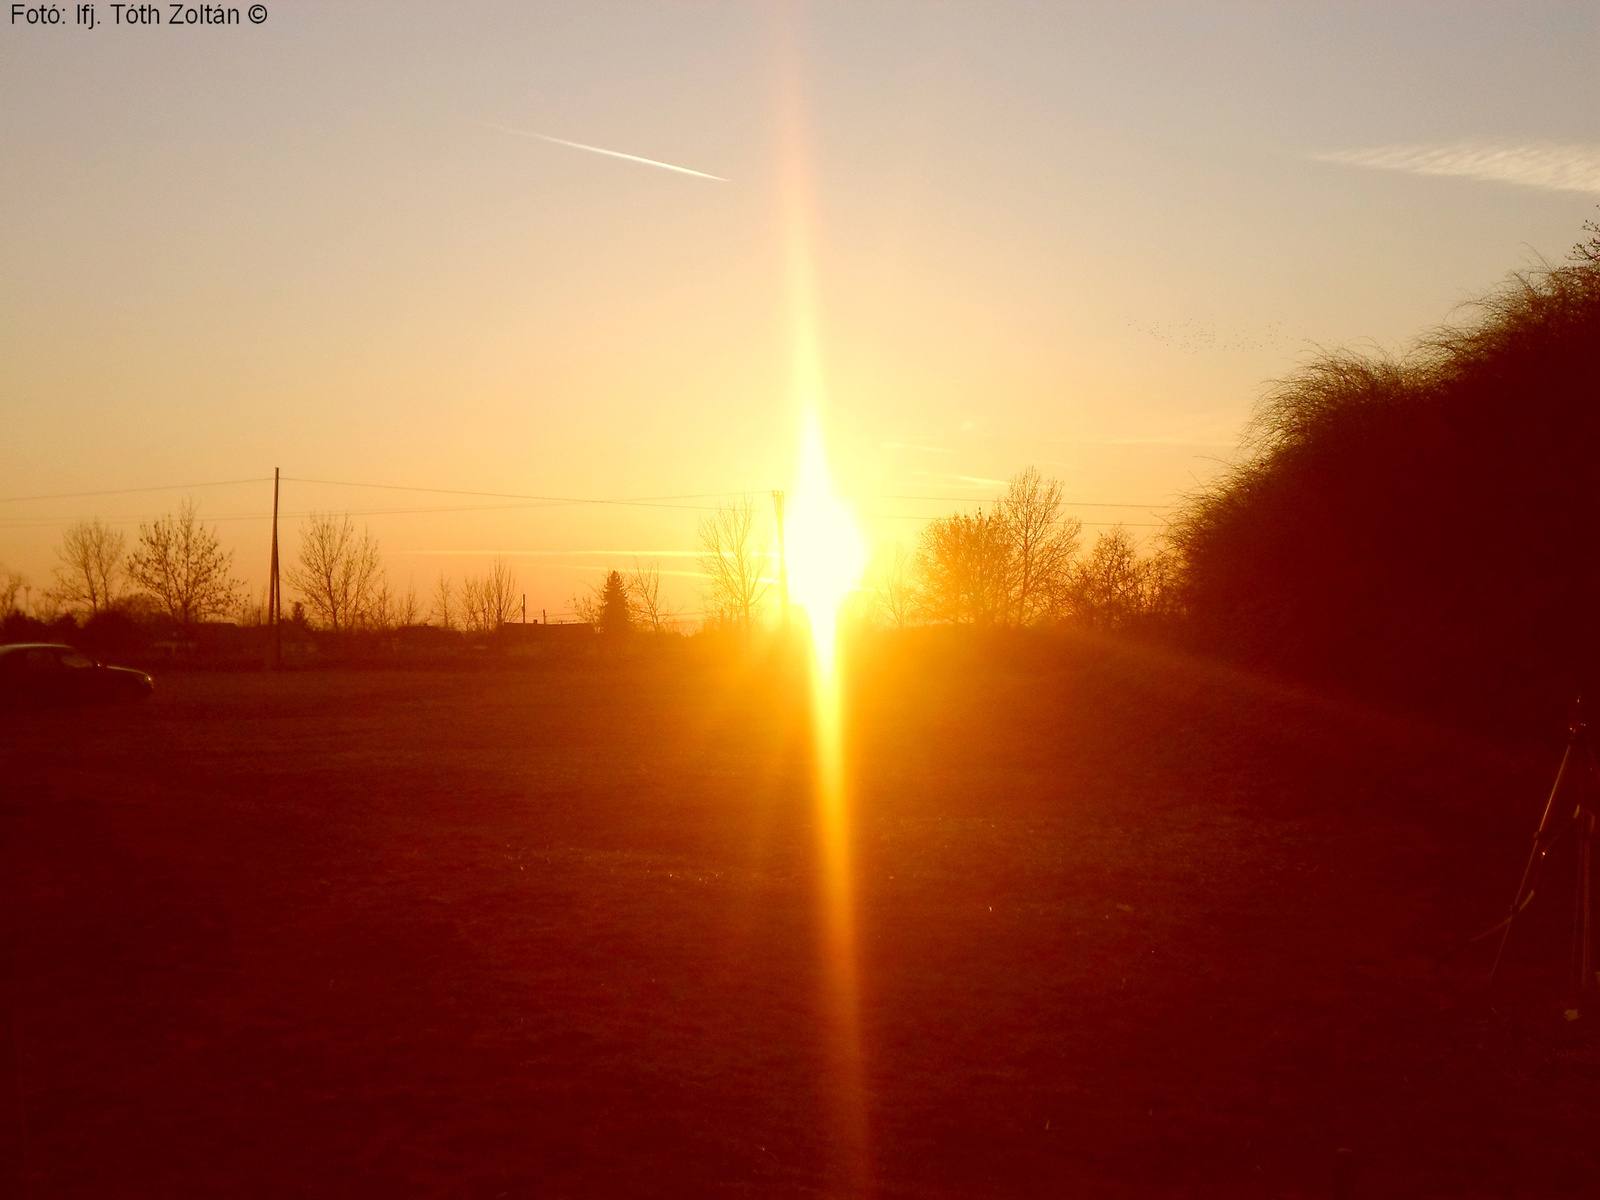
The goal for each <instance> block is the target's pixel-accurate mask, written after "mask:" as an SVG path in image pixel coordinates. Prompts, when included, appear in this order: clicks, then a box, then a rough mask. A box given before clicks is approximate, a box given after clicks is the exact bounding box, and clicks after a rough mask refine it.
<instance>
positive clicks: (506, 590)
mask: <svg viewBox="0 0 1600 1200" xmlns="http://www.w3.org/2000/svg"><path fill="white" fill-rule="evenodd" d="M516 607H517V577H516V574H515V572H513V571H512V569H511V564H510V563H508V562H507V561H506V560H505V559H503V558H497V559H495V560H494V561H493V562H492V563H491V564H490V565H489V573H488V574H487V575H483V576H478V575H469V576H467V577H466V579H465V580H464V581H463V582H462V585H461V608H462V610H463V613H464V619H465V623H466V627H467V628H468V629H470V630H471V631H473V632H474V633H493V632H494V631H495V630H496V629H499V628H500V626H502V625H504V624H506V622H508V621H510V620H511V615H512V613H514V612H515V611H516Z"/></svg>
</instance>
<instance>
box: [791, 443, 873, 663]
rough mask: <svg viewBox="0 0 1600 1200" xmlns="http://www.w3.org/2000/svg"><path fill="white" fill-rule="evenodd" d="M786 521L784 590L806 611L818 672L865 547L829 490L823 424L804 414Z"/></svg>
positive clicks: (828, 655) (828, 659) (828, 657)
mask: <svg viewBox="0 0 1600 1200" xmlns="http://www.w3.org/2000/svg"><path fill="white" fill-rule="evenodd" d="M786 516H787V519H786V521H785V525H786V533H787V540H788V556H789V595H790V598H791V599H792V600H793V601H794V602H795V603H796V604H799V605H800V606H801V607H802V608H804V609H805V610H806V617H807V619H808V620H809V622H810V624H811V637H812V642H813V644H814V646H815V648H816V655H817V666H818V668H819V669H820V670H821V671H822V672H823V674H825V675H826V674H829V673H831V671H832V667H833V657H834V642H835V631H836V629H837V627H838V621H839V610H840V608H841V607H843V605H844V602H845V601H846V600H847V599H849V597H850V594H851V593H852V592H853V591H854V590H855V587H856V585H857V584H858V583H859V582H860V579H861V573H862V571H863V570H864V569H865V568H866V564H867V547H866V543H865V542H864V541H863V540H862V537H861V531H860V529H858V528H857V527H856V521H855V517H854V516H853V515H852V513H851V512H850V509H849V507H848V506H846V504H845V503H844V502H843V501H842V500H840V499H839V497H838V495H837V494H835V492H834V490H833V479H832V477H831V476H830V474H829V472H828V455H827V451H826V450H825V449H824V447H823V444H822V429H821V427H820V426H819V425H818V423H817V418H816V416H815V414H814V413H813V414H809V415H808V416H807V417H806V423H805V429H804V430H803V431H802V433H801V438H800V480H799V487H798V488H796V489H795V494H794V499H793V500H792V501H791V503H790V505H789V507H788V513H787V514H786Z"/></svg>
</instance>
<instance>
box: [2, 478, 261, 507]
mask: <svg viewBox="0 0 1600 1200" xmlns="http://www.w3.org/2000/svg"><path fill="white" fill-rule="evenodd" d="M271 482H272V476H271V475H266V476H263V477H262V478H259V479H223V480H220V481H218V482H216V483H166V484H162V485H161V486H159V487H136V488H109V489H107V490H106V491H103V492H56V493H54V494H52V495H48V496H0V504H20V503H22V502H23V501H25V500H81V499H83V498H84V497H87V496H126V495H131V494H132V493H134V492H182V491H186V490H188V489H190V488H210V487H236V486H238V485H239V484H241V483H271Z"/></svg>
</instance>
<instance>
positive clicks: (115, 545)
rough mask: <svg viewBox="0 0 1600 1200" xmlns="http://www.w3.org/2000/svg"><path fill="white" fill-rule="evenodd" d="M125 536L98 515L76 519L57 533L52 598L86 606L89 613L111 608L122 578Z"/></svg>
mask: <svg viewBox="0 0 1600 1200" xmlns="http://www.w3.org/2000/svg"><path fill="white" fill-rule="evenodd" d="M126 546H127V539H126V538H124V537H123V535H122V531H121V530H119V529H113V528H111V526H109V525H106V524H105V523H103V522H102V521H101V520H100V519H99V518H98V517H97V518H95V519H94V520H93V521H79V522H78V523H77V524H75V525H72V526H70V527H69V528H68V529H67V531H66V533H64V534H63V535H62V536H61V546H60V548H59V549H58V550H57V551H56V557H58V558H59V559H60V560H61V565H60V566H58V567H57V568H56V569H55V579H56V586H55V588H54V591H55V598H56V599H57V600H58V601H59V602H60V603H61V604H62V605H64V606H65V607H67V608H87V609H88V610H89V613H90V615H93V614H95V613H99V612H105V611H107V610H108V609H111V608H114V607H115V606H116V603H117V595H118V590H119V586H120V584H121V582H122V578H123V562H122V554H123V550H124V549H125V547H126Z"/></svg>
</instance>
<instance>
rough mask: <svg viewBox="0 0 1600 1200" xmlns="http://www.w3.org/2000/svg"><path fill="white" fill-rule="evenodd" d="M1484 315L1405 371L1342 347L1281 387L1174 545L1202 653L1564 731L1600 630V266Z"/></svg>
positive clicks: (1408, 703)
mask: <svg viewBox="0 0 1600 1200" xmlns="http://www.w3.org/2000/svg"><path fill="white" fill-rule="evenodd" d="M1474 307H1475V316H1476V319H1475V320H1474V321H1472V322H1471V323H1469V324H1466V325H1464V326H1461V327H1456V328H1448V329H1445V330H1442V331H1440V332H1437V333H1435V334H1433V335H1431V336H1430V337H1428V338H1426V339H1424V340H1422V341H1421V342H1420V343H1419V344H1418V345H1417V347H1416V348H1415V349H1414V350H1413V351H1412V352H1411V353H1410V354H1409V355H1407V356H1406V357H1404V358H1403V359H1399V360H1395V359H1390V358H1383V357H1372V356H1363V355H1358V354H1353V353H1349V352H1340V353H1334V354H1329V355H1326V356H1324V357H1322V358H1320V359H1319V360H1318V361H1316V362H1313V363H1312V364H1311V365H1310V366H1308V367H1306V368H1305V369H1304V370H1302V371H1301V372H1300V373H1299V374H1297V375H1295V376H1294V377H1293V378H1291V379H1289V380H1288V381H1286V382H1285V383H1283V384H1281V385H1279V386H1278V387H1276V388H1275V389H1274V390H1273V391H1272V392H1271V393H1270V394H1269V396H1268V397H1267V399H1266V401H1265V402H1264V403H1263V405H1262V406H1261V408H1260V410H1259V412H1258V414H1257V416H1256V418H1255V420H1254V422H1253V424H1252V426H1251V428H1250V430H1249V434H1248V438H1247V442H1246V449H1247V451H1248V453H1247V455H1246V457H1245V461H1244V462H1243V464H1242V465H1240V466H1238V467H1237V468H1235V469H1234V470H1232V471H1231V472H1230V473H1229V474H1228V475H1227V476H1225V477H1224V478H1223V479H1222V480H1221V481H1220V482H1219V483H1218V484H1216V485H1214V486H1212V487H1211V488H1209V489H1207V490H1205V491H1204V492H1202V493H1201V494H1199V495H1197V496H1196V497H1194V498H1193V499H1192V500H1191V502H1190V503H1189V505H1188V506H1187V508H1186V510H1185V511H1184V512H1183V514H1182V515H1181V517H1180V519H1179V521H1178V523H1177V526H1176V528H1175V530H1174V535H1173V540H1174V543H1175V545H1176V547H1177V549H1178V550H1179V552H1180V553H1181V555H1182V562H1183V598H1184V603H1185V606H1186V609H1187V612H1188V615H1189V619H1190V623H1191V629H1192V632H1193V634H1194V636H1195V638H1196V639H1197V640H1198V641H1199V643H1200V644H1201V645H1203V646H1206V647H1208V648H1210V649H1213V650H1216V651H1220V652H1222V653H1224V654H1227V655H1229V656H1232V657H1235V658H1237V659H1240V660H1242V661H1244V662H1247V663H1250V664H1253V665H1258V666H1263V667H1268V668H1274V669H1278V670H1282V671H1286V672H1289V673H1291V674H1295V675H1298V676H1300V677H1303V678H1306V679H1309V680H1312V681H1315V682H1318V683H1322V684H1328V685H1334V686H1340V687H1345V688H1349V689H1352V690H1354V691H1356V692H1359V693H1362V694H1365V695H1367V696H1369V697H1372V698H1374V699H1378V700H1381V701H1384V702H1387V703H1397V704H1400V705H1403V706H1405V707H1410V708H1416V709H1420V710H1424V711H1430V712H1434V713H1437V714H1440V715H1445V716H1448V717H1451V718H1455V719H1466V720H1469V721H1471V722H1472V723H1474V724H1488V725H1492V726H1497V727H1501V728H1507V729H1511V728H1538V727H1541V726H1547V725H1552V724H1558V723H1559V719H1560V711H1561V709H1562V707H1563V706H1564V705H1565V704H1566V703H1567V702H1568V701H1569V700H1570V699H1571V695H1572V693H1573V691H1574V690H1575V689H1576V688H1578V687H1579V686H1580V684H1581V682H1582V680H1584V679H1585V678H1586V677H1589V676H1592V675H1593V674H1594V671H1593V668H1594V665H1595V663H1596V660H1597V655H1596V640H1597V633H1600V263H1597V262H1594V261H1588V260H1580V261H1579V262H1577V263H1575V264H1573V265H1567V266H1561V267H1556V268H1551V269H1547V270H1544V271H1541V272H1537V273H1532V272H1527V273H1521V274H1518V275H1515V276H1513V277H1512V278H1511V280H1510V281H1509V282H1508V283H1507V284H1506V285H1505V286H1504V287H1502V288H1501V289H1500V290H1498V291H1496V292H1495V293H1493V294H1492V295H1490V296H1489V297H1487V298H1486V299H1484V300H1482V301H1480V302H1479V303H1478V304H1477V305H1475V306H1474ZM1596 686H1600V684H1597V685H1596Z"/></svg>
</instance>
